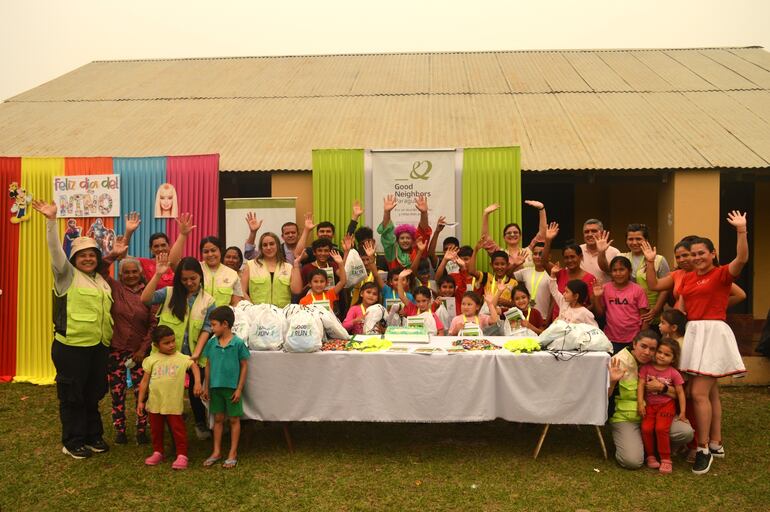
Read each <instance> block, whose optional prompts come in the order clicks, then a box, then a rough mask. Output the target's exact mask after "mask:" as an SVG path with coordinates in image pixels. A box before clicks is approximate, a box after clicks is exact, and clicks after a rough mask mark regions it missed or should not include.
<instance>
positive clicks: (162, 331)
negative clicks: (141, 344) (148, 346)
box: [151, 325, 174, 345]
mask: <svg viewBox="0 0 770 512" xmlns="http://www.w3.org/2000/svg"><path fill="white" fill-rule="evenodd" d="M173 335H174V331H172V330H171V327H169V326H168V325H159V326H157V327H156V328H155V329H153V330H152V335H151V337H152V343H153V344H154V345H157V344H158V343H160V340H162V339H163V338H165V337H167V336H173Z"/></svg>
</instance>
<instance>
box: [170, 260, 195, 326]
mask: <svg viewBox="0 0 770 512" xmlns="http://www.w3.org/2000/svg"><path fill="white" fill-rule="evenodd" d="M183 270H192V271H193V272H195V273H196V274H198V275H199V276H200V278H201V288H202V287H203V269H202V268H201V264H200V262H199V261H198V260H196V259H195V258H193V257H191V256H187V257H186V258H182V259H181V260H180V261H179V265H177V267H176V269H175V270H174V287H173V290H172V292H171V301H170V302H169V305H170V306H171V313H172V314H173V315H174V316H175V317H177V318H178V319H179V320H184V317H185V315H186V314H187V287H186V286H185V285H183V284H182V271H183ZM199 293H200V292H199Z"/></svg>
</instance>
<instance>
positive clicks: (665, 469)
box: [658, 459, 674, 475]
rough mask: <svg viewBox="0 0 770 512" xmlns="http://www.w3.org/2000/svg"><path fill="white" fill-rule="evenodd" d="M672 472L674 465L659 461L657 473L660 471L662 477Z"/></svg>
mask: <svg viewBox="0 0 770 512" xmlns="http://www.w3.org/2000/svg"><path fill="white" fill-rule="evenodd" d="M673 470H674V465H673V464H672V463H671V461H670V460H667V459H661V461H660V469H659V470H658V471H660V472H661V473H663V474H664V475H667V474H669V473H671V472H672V471H673Z"/></svg>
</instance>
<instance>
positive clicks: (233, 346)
mask: <svg viewBox="0 0 770 512" xmlns="http://www.w3.org/2000/svg"><path fill="white" fill-rule="evenodd" d="M210 319H211V330H212V332H213V334H214V336H212V337H211V339H209V340H208V342H207V343H206V348H204V349H203V356H204V357H206V358H207V359H208V371H207V372H206V381H205V383H204V386H203V398H204V399H205V400H208V401H209V414H212V415H213V416H214V449H213V450H212V452H211V455H209V457H208V458H207V459H206V460H205V461H204V462H203V466H204V467H211V466H213V465H214V464H216V463H217V462H219V461H220V460H221V459H222V455H221V454H222V431H223V430H224V426H225V414H227V416H229V417H230V453H229V454H228V455H227V459H226V460H225V462H224V464H222V467H224V468H228V469H229V468H234V467H235V466H236V464H238V440H239V438H240V435H241V416H243V400H242V397H241V394H242V393H243V386H244V384H245V383H246V369H247V366H246V365H247V362H246V360H247V359H248V358H249V349H247V348H246V344H245V343H244V342H243V340H242V339H241V338H239V337H238V336H236V335H234V334H233V333H232V331H231V329H232V326H233V323H234V322H235V313H233V310H232V308H230V307H229V306H220V307H218V308H216V309H215V310H214V311H212V312H211V316H210Z"/></svg>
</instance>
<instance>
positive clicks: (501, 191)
mask: <svg viewBox="0 0 770 512" xmlns="http://www.w3.org/2000/svg"><path fill="white" fill-rule="evenodd" d="M492 203H499V204H500V209H499V210H497V211H496V212H495V213H493V214H492V215H490V218H489V234H490V235H491V236H492V238H493V239H494V240H495V241H496V242H497V244H498V245H500V246H503V245H504V242H503V226H505V225H506V224H507V223H509V222H517V223H519V224H521V150H520V148H519V147H501V148H467V149H465V150H464V151H463V212H462V222H463V226H462V228H463V230H462V233H463V240H462V243H463V244H468V245H475V244H476V242H477V241H478V240H479V237H480V236H481V214H482V212H483V211H484V208H486V207H487V206H488V205H490V204H492ZM477 265H478V267H479V268H480V269H485V270H486V269H488V267H489V258H487V257H479V258H478V261H477Z"/></svg>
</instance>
